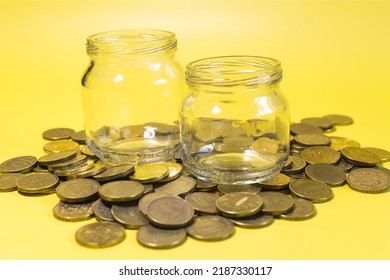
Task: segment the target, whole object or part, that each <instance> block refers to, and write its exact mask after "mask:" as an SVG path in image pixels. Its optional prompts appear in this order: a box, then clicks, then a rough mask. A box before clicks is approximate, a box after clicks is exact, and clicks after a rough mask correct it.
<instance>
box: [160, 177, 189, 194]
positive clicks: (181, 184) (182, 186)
mask: <svg viewBox="0 0 390 280" xmlns="http://www.w3.org/2000/svg"><path fill="white" fill-rule="evenodd" d="M195 185H196V181H195V179H194V178H192V177H189V176H184V175H182V176H180V177H179V178H177V179H175V180H173V181H170V182H168V183H163V184H162V185H155V186H154V192H156V193H170V194H173V195H180V196H185V195H187V194H189V193H191V192H193V191H194V190H195Z"/></svg>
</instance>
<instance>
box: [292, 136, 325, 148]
mask: <svg viewBox="0 0 390 280" xmlns="http://www.w3.org/2000/svg"><path fill="white" fill-rule="evenodd" d="M294 141H295V142H296V143H298V144H300V145H302V146H303V147H304V148H306V147H308V146H330V138H329V137H328V136H326V135H323V134H298V135H295V137H294Z"/></svg>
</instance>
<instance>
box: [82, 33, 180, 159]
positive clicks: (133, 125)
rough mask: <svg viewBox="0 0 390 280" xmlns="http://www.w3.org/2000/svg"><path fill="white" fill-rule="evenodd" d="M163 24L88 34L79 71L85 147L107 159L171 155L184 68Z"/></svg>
mask: <svg viewBox="0 0 390 280" xmlns="http://www.w3.org/2000/svg"><path fill="white" fill-rule="evenodd" d="M176 45H177V40H176V36H175V34H174V33H172V32H169V31H164V30H122V31H112V32H104V33H99V34H95V35H91V36H89V37H88V38H87V54H88V56H89V58H90V64H89V66H88V68H87V69H86V71H85V73H84V75H83V77H82V101H83V111H84V125H85V131H86V135H87V144H88V147H89V148H90V149H91V150H92V151H93V152H94V153H95V154H96V155H97V156H99V157H100V158H101V159H102V160H103V161H105V162H106V163H109V164H122V163H133V164H137V163H147V162H156V161H164V160H168V159H171V158H173V157H174V155H175V153H176V151H177V150H178V147H179V126H178V119H179V113H178V111H179V108H180V103H181V100H182V92H183V86H184V71H183V70H182V68H181V66H180V65H179V63H178V61H177V60H176V58H175V51H176Z"/></svg>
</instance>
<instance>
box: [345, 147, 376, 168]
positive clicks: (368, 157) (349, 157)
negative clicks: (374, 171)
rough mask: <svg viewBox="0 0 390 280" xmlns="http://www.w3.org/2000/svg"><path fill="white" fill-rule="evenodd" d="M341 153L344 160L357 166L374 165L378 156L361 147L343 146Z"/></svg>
mask: <svg viewBox="0 0 390 280" xmlns="http://www.w3.org/2000/svg"><path fill="white" fill-rule="evenodd" d="M341 155H342V156H343V158H344V159H345V160H346V161H349V162H350V163H353V164H354V165H357V166H375V165H376V164H378V163H379V157H378V156H377V155H376V154H374V153H372V152H370V151H368V150H365V149H363V148H358V147H345V148H343V149H342V150H341Z"/></svg>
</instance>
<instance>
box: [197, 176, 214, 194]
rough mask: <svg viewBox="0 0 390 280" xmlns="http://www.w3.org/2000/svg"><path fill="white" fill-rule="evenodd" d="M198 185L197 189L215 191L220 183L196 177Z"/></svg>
mask: <svg viewBox="0 0 390 280" xmlns="http://www.w3.org/2000/svg"><path fill="white" fill-rule="evenodd" d="M195 180H196V185H195V190H196V191H206V192H207V191H213V190H215V189H216V188H217V186H218V184H217V183H213V182H206V181H203V180H201V179H198V178H196V179H195Z"/></svg>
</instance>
